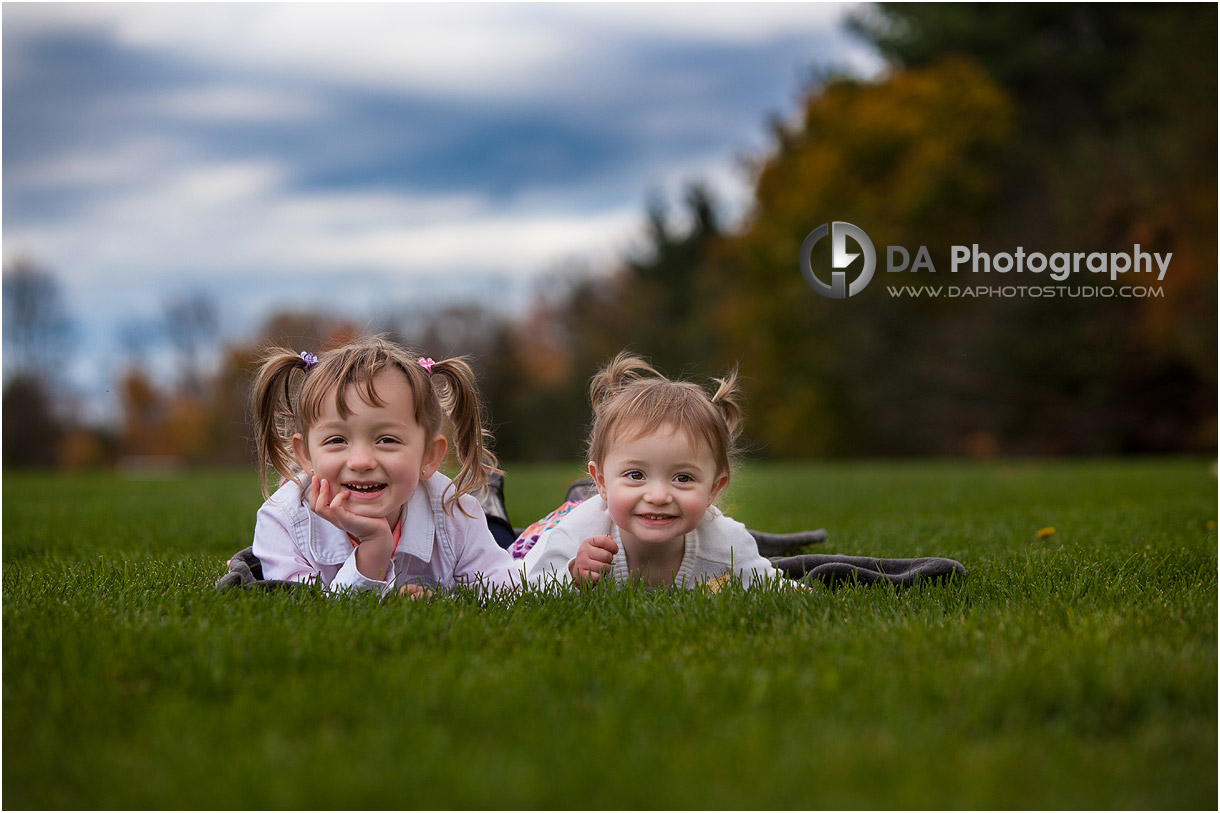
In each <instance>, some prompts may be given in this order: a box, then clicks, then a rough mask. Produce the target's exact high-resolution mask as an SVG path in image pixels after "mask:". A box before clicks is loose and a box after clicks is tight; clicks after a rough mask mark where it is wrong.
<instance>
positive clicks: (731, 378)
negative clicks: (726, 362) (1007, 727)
mask: <svg viewBox="0 0 1220 813" xmlns="http://www.w3.org/2000/svg"><path fill="white" fill-rule="evenodd" d="M712 380H713V381H715V382H716V384H717V388H716V393H715V394H714V395H713V396H712V405H713V406H715V407H716V408H717V409H718V410H720V415H721V417H723V418H724V425H725V426H726V427H727V428H728V430H729V438H728V440H729V443H728V447H729V448H730V449H733V448H734V447H736V445H737V439H738V438H739V437H740V436H741V427H742V410H741V401H740V398H739V396H740V392H739V390H738V387H737V368H736V367H734V368H733V369H732V370H729V372H728V373H727V374H726V375H725V377H724V378H714V379H712Z"/></svg>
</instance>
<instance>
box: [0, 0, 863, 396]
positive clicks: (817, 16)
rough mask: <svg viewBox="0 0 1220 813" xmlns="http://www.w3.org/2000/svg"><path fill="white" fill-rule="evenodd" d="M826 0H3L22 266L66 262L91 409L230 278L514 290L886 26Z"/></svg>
mask: <svg viewBox="0 0 1220 813" xmlns="http://www.w3.org/2000/svg"><path fill="white" fill-rule="evenodd" d="M860 10H861V7H860V6H852V5H844V4H830V3H826V4H823V3H776V4H762V3H748V4H736V3H677V4H653V3H611V4H588V3H540V4H517V3H492V4H475V3H448V4H416V3H341V4H340V3H336V4H330V3H265V4H264V3H224V4H221V3H189V4H188V3H130V4H118V3H116V4H110V3H81V4H76V3H12V2H6V3H4V5H3V12H2V13H3V239H4V246H3V249H4V262H5V266H6V268H7V267H8V266H9V265H10V264H11V263H13V262H15V261H17V260H19V259H20V260H24V261H27V262H32V263H35V264H37V265H39V266H41V267H42V268H44V269H46V270H48V271H49V272H51V273H52V274H53V275H54V276H55V277H56V278H57V280H58V281H59V283H60V286H61V289H62V291H63V293H64V295H65V304H66V306H67V309H68V312H69V316H70V318H71V319H72V322H73V325H74V332H73V336H74V339H75V344H74V347H75V349H76V352H75V354H74V356H73V362H72V365H71V371H70V375H69V378H70V380H71V381H72V383H73V385H74V386H75V387H76V388H77V389H78V390H79V391H80V392H81V393H83V394H85V395H86V396H87V399H88V402H89V403H91V404H92V405H93V409H94V410H96V411H97V412H99V413H101V414H105V413H106V411H107V410H108V409H113V406H114V405H113V404H108V403H107V399H108V397H109V396H108V393H109V391H110V390H111V387H112V385H113V383H114V381H115V380H116V378H117V376H118V374H119V372H120V371H121V368H122V366H123V364H125V363H126V361H127V359H126V358H125V356H124V354H125V350H124V348H125V347H126V345H125V344H124V342H123V340H122V337H123V336H124V335H127V336H130V335H132V329H133V327H136V326H140V325H145V326H147V325H152V324H155V323H156V322H157V321H158V320H159V319H161V318H162V315H163V313H164V311H165V308H166V306H167V303H169V302H172V301H175V300H176V299H181V298H182V297H184V296H189V295H196V294H202V295H204V296H207V297H209V298H211V299H212V300H213V301H214V302H215V303H216V304H217V305H218V307H219V310H220V313H221V319H222V322H221V332H220V336H218V341H226V340H229V339H241V338H252V337H253V336H254V334H255V332H256V330H257V329H258V327H259V326H260V325H261V324H262V322H263V321H265V320H266V318H267V317H269V316H270V315H271V314H273V313H275V312H277V311H283V310H288V309H314V310H321V311H325V312H328V313H334V314H338V315H349V316H353V317H355V318H357V319H359V320H361V321H372V320H375V319H377V318H380V317H387V316H388V317H393V315H394V314H395V313H396V312H402V311H404V310H406V309H410V308H418V307H420V306H421V305H422V306H429V305H430V304H436V305H438V306H439V305H442V304H452V303H454V302H459V301H477V302H480V303H481V304H485V305H491V306H495V307H502V308H506V309H512V308H520V307H523V306H524V305H525V304H526V303H528V301H529V300H530V297H531V296H532V295H533V292H534V291H535V290H536V289H537V286H538V285H539V284H540V283H539V281H540V280H544V279H546V278H547V275H549V274H554V273H556V272H558V271H561V270H563V269H565V268H585V269H589V270H590V271H591V272H593V273H596V272H597V271H598V270H599V269H609V268H611V267H613V264H614V262H615V260H616V258H622V257H624V256H626V255H627V254H628V253H629V252H631V251H633V250H634V249H635V248H637V247H638V246H639V245H640V240H641V236H642V234H643V223H644V218H645V212H646V207H647V205H648V203H649V201H650V200H652V199H654V198H660V199H662V200H666V201H669V202H670V203H671V204H672V205H673V206H674V207H675V209H680V201H681V196H682V193H683V190H684V189H685V188H686V187H687V186H688V185H689V184H691V183H695V182H698V183H702V184H705V185H706V186H708V187H709V188H710V189H711V190H712V192H713V193H714V195H715V196H716V197H717V198H718V199H719V200H720V202H721V204H722V206H723V208H724V211H725V214H726V215H727V216H728V217H729V218H730V219H731V218H732V217H735V216H740V215H741V213H742V212H745V211H746V210H747V209H748V205H749V177H748V174H747V172H746V170H745V169H744V167H743V159H746V158H750V157H757V156H759V155H761V154H762V153H763V152H764V151H765V149H766V148H767V146H768V144H769V143H770V142H769V137H768V132H769V122H770V121H771V120H773V119H774V118H776V117H779V118H789V117H791V116H792V115H793V114H794V113H795V112H796V110H797V105H798V102H799V99H800V96H801V94H802V92H803V91H804V90H805V89H807V88H808V86H809V83H810V81H811V79H812V77H813V76H815V75H817V74H819V73H822V72H825V71H827V70H835V71H840V72H850V73H855V74H860V75H869V74H872V73H875V72H876V71H877V70H879V63H878V61H877V57H876V56H875V54H874V53H873V52H872V51H871V50H870V49H869V48H868V46H867V45H866V44H864V43H863V42H861V41H859V40H858V39H857V38H855V37H853V36H852V35H851V34H850V33H848V32H847V31H846V29H845V27H844V24H843V23H844V20H845V18H846V16H847V15H849V14H851V13H853V12H858V11H860Z"/></svg>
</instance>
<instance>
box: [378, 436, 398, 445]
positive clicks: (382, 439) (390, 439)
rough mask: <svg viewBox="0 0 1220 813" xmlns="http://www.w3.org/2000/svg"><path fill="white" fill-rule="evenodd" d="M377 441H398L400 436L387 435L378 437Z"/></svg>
mask: <svg viewBox="0 0 1220 813" xmlns="http://www.w3.org/2000/svg"><path fill="white" fill-rule="evenodd" d="M377 442H378V443H398V438H394V437H390V436H389V435H386V436H385V437H381V438H378V439H377Z"/></svg>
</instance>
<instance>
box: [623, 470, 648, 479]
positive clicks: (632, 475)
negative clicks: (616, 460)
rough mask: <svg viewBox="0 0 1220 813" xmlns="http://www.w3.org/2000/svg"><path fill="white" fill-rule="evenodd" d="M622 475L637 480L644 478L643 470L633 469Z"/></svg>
mask: <svg viewBox="0 0 1220 813" xmlns="http://www.w3.org/2000/svg"><path fill="white" fill-rule="evenodd" d="M623 476H624V477H626V478H627V479H628V480H636V481H639V480H643V479H644V472H642V471H638V470H635V469H633V470H631V471H629V472H627V473H626V474H624V475H623Z"/></svg>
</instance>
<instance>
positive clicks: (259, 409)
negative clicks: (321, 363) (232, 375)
mask: <svg viewBox="0 0 1220 813" xmlns="http://www.w3.org/2000/svg"><path fill="white" fill-rule="evenodd" d="M307 357H308V358H307ZM309 359H313V361H312V362H311V361H310V360H309ZM316 361H317V359H316V358H313V357H312V356H309V354H300V353H293V352H292V351H291V350H285V349H284V348H281V347H276V348H272V349H270V350H269V351H268V353H267V355H266V357H265V359H264V361H263V364H262V366H261V367H260V368H259V371H258V375H257V376H256V377H255V379H254V386H253V389H252V392H251V395H250V400H251V406H252V409H253V412H254V427H255V430H254V431H255V434H254V441H255V446H256V449H257V452H258V477H259V485H260V486H261V487H262V491H263V497H264V498H266V497H270V495H271V490H270V488H269V486H268V485H267V471H268V469H274V470H275V471H276V472H277V473H278V474H279V475H280V476H281V477H283V478H284V479H285V480H290V479H292V478H293V477H295V476H296V456H295V454H294V453H293V451H292V436H293V434H294V433H295V432H297V431H299V428H298V420H297V415H296V410H295V408H294V405H293V401H294V400H295V398H296V395H295V393H294V391H293V390H294V384H295V385H298V386H299V379H300V377H301V376H299V375H297V374H298V373H304V372H305V371H306V370H307V369H309V367H310V365H311V364H312V363H313V362H316Z"/></svg>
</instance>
